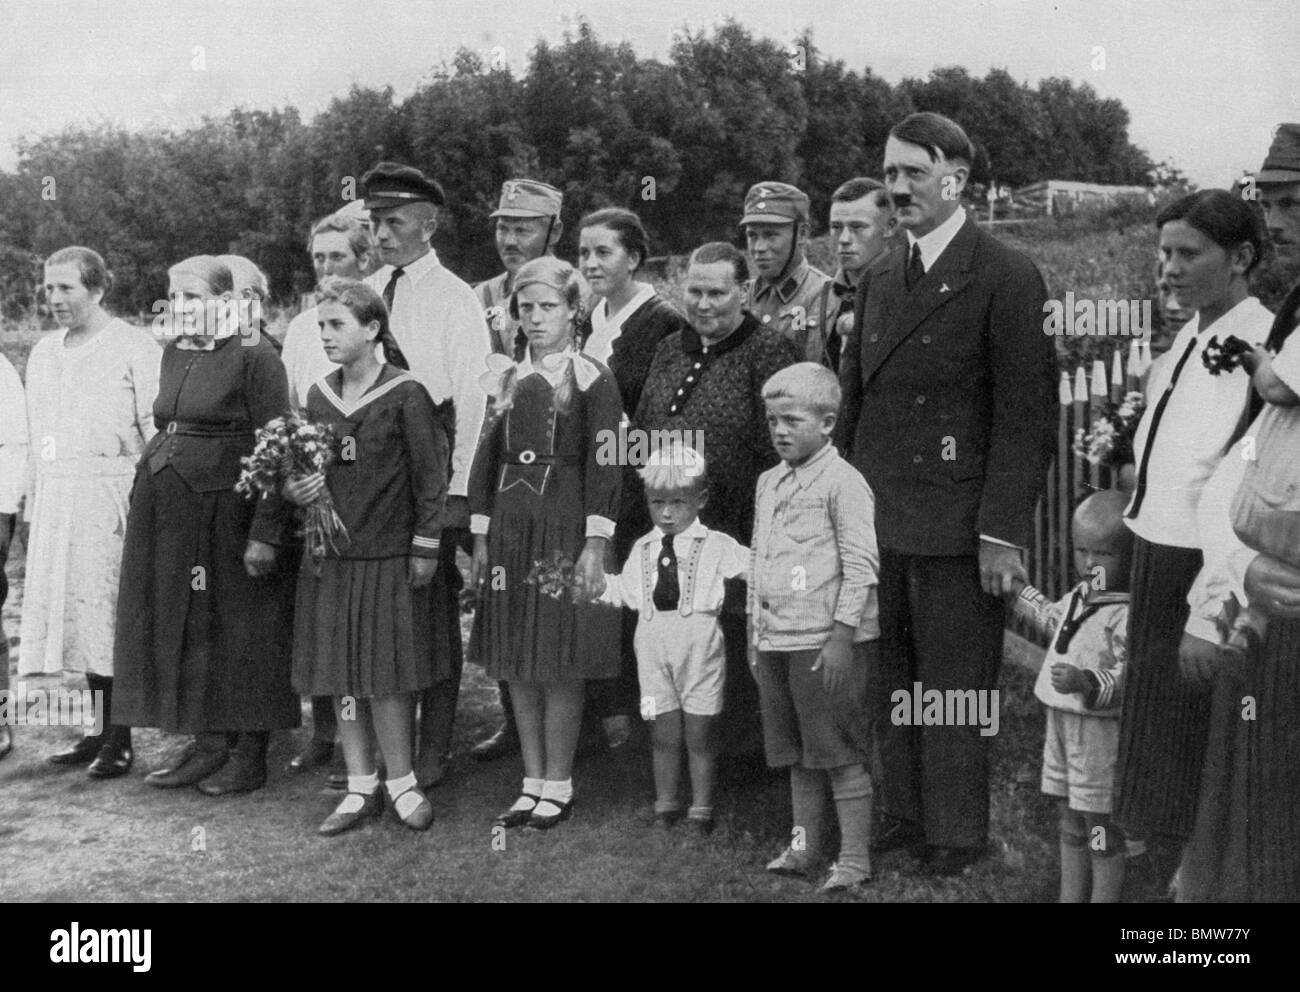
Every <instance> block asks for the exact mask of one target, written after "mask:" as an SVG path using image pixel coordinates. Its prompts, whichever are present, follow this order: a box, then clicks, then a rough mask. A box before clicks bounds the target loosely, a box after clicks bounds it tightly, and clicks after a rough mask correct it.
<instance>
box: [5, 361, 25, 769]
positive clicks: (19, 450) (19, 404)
mask: <svg viewBox="0 0 1300 992" xmlns="http://www.w3.org/2000/svg"><path fill="white" fill-rule="evenodd" d="M27 448H28V444H27V403H26V401H25V400H24V398H23V384H22V380H20V379H19V378H18V372H17V371H16V370H15V369H14V367H13V366H12V365H10V364H9V359H7V358H6V357H5V356H4V355H2V354H0V610H2V609H4V605H5V598H6V597H7V596H8V595H9V580H8V579H7V578H6V576H5V565H6V563H7V562H8V560H9V546H10V543H11V542H12V541H13V536H14V529H15V522H16V521H17V518H18V503H19V501H20V500H21V499H22V495H23V491H24V490H25V489H26V487H27ZM8 689H9V636H8V635H7V634H6V633H5V629H4V623H3V621H0V692H5V691H7V690H8ZM12 747H13V738H12V736H11V735H10V731H9V725H8V724H7V723H3V722H0V758H3V757H4V756H5V755H6V754H8V753H9V751H10V749H11V748H12Z"/></svg>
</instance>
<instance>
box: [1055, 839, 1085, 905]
mask: <svg viewBox="0 0 1300 992" xmlns="http://www.w3.org/2000/svg"><path fill="white" fill-rule="evenodd" d="M1088 875H1089V858H1088V838H1087V837H1086V836H1085V835H1083V834H1074V833H1067V832H1066V831H1064V830H1062V831H1061V898H1060V901H1061V902H1087V901H1088Z"/></svg>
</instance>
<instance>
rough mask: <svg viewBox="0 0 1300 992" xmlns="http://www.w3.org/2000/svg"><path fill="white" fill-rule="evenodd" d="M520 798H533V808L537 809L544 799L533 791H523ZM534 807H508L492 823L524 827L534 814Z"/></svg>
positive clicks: (500, 825)
mask: <svg viewBox="0 0 1300 992" xmlns="http://www.w3.org/2000/svg"><path fill="white" fill-rule="evenodd" d="M519 798H520V799H531V800H532V801H533V809H536V808H537V804H538V803H540V802H541V801H542V797H541V796H535V795H533V794H532V793H531V792H521V793H520V794H519ZM516 802H518V800H516ZM533 809H508V810H506V811H505V812H504V813H499V814H498V815H497V818H496V819H495V820H493V821H492V825H493V826H495V827H505V828H506V829H510V828H512V827H522V826H524V825H525V824H526V823H527V822H528V820H529V818H530V817H531V816H532V815H533Z"/></svg>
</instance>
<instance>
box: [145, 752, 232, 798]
mask: <svg viewBox="0 0 1300 992" xmlns="http://www.w3.org/2000/svg"><path fill="white" fill-rule="evenodd" d="M229 758H230V752H229V751H227V750H226V749H225V748H221V749H220V750H210V751H209V750H203V749H201V748H200V747H199V746H198V745H197V744H195V743H194V742H193V741H191V742H190V743H189V744H187V745H186V746H185V750H183V751H182V752H181V753H180V754H179V755H177V758H176V760H175V761H174V762H172V764H171V765H169V766H168V767H167V768H160V769H158V770H157V771H156V772H150V773H149V774H148V775H146V776H145V777H144V780H145V781H146V782H147V783H149V784H150V785H152V786H154V787H156V788H159V789H183V788H185V787H186V786H189V785H195V784H197V783H199V782H201V781H203V780H204V779H205V778H207V777H208V776H209V775H211V774H213V773H214V772H216V771H217V770H218V769H220V768H221V766H222V765H224V764H225V763H226V761H227V760H229Z"/></svg>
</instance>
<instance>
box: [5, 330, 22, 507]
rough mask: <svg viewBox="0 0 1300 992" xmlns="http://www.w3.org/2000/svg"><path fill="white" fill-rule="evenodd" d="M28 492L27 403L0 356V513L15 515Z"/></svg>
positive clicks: (18, 382)
mask: <svg viewBox="0 0 1300 992" xmlns="http://www.w3.org/2000/svg"><path fill="white" fill-rule="evenodd" d="M26 490H27V400H26V398H25V397H24V395H23V383H22V380H21V379H19V378H18V370H17V369H15V368H14V367H13V366H12V365H10V364H9V359H7V358H5V356H4V355H0V513H17V512H18V502H19V500H20V499H22V495H23V493H24V492H25V491H26Z"/></svg>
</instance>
